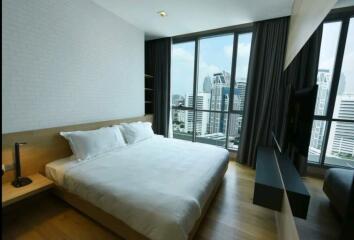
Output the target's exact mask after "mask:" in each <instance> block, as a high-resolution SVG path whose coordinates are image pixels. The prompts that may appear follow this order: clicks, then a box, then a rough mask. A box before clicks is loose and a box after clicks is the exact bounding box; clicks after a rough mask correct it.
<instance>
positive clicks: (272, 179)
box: [253, 147, 310, 219]
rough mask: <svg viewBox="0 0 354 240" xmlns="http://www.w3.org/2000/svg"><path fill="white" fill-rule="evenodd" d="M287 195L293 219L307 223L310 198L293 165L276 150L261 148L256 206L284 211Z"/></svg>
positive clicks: (255, 192)
mask: <svg viewBox="0 0 354 240" xmlns="http://www.w3.org/2000/svg"><path fill="white" fill-rule="evenodd" d="M283 183H284V184H283ZM284 191H286V194H287V197H288V199H289V204H290V207H291V211H292V214H293V216H295V217H300V218H304V219H306V216H307V211H308V206H309V203H310V194H309V192H308V191H307V189H306V186H305V185H304V183H303V182H302V179H301V177H300V175H299V174H298V172H297V170H296V168H295V166H294V164H293V163H292V162H291V161H290V159H289V158H288V157H287V156H284V155H281V154H279V153H278V152H276V151H275V150H274V148H266V147H259V148H258V151H257V165H256V180H255V187H254V196H253V203H254V204H257V205H260V206H263V207H267V208H270V209H273V210H277V211H281V208H282V201H283V197H284V196H283V195H284Z"/></svg>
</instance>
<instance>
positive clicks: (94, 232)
mask: <svg viewBox="0 0 354 240" xmlns="http://www.w3.org/2000/svg"><path fill="white" fill-rule="evenodd" d="M254 175H255V172H254V170H252V169H250V168H248V167H245V166H242V165H239V164H237V163H235V162H230V164H229V169H228V171H227V173H226V176H225V179H224V182H223V184H222V186H221V188H220V190H219V192H218V194H217V196H216V198H215V199H214V201H213V203H212V205H211V207H210V209H209V211H208V213H207V215H206V217H205V219H204V221H203V222H202V223H201V226H200V228H199V231H198V233H197V235H196V239H202V240H208V239H213V240H214V239H215V240H224V239H225V240H226V239H227V240H230V239H242V240H247V239H267V240H272V239H276V226H275V218H274V213H273V211H271V210H268V209H265V208H262V207H258V206H256V205H253V204H252V196H253V184H254ZM306 184H308V187H309V190H310V192H311V195H314V196H315V199H316V201H311V206H310V213H309V219H308V221H307V222H302V221H303V220H299V219H297V220H296V223H297V226H298V228H299V230H300V236H301V237H302V238H301V239H332V237H334V236H336V234H337V232H336V229H337V227H338V225H335V224H334V222H333V219H332V218H331V217H332V215H331V212H330V211H329V209H328V200H327V199H326V198H325V197H324V195H323V192H321V188H322V185H321V184H322V182H321V181H319V180H315V179H311V178H308V179H306ZM323 212H324V213H325V214H324V216H325V218H323V217H319V216H322V215H321V214H322V213H323ZM318 214H320V215H318ZM2 220H3V221H2V227H3V228H2V229H3V232H2V237H3V239H48V240H50V239H80V240H81V239H83V240H86V239H87V240H91V239H100V240H105V239H119V238H118V237H117V236H115V235H114V234H113V233H111V232H110V231H109V230H107V229H105V228H103V227H101V226H100V225H99V224H97V223H96V222H94V221H92V220H91V219H89V218H88V217H86V216H84V215H82V214H81V213H79V212H78V211H76V210H75V209H73V208H72V207H70V206H69V205H68V204H66V203H65V202H63V201H62V200H60V199H58V198H57V197H55V196H54V195H52V194H50V193H46V194H42V195H38V196H35V197H33V198H32V199H28V200H25V201H22V202H20V203H18V204H16V205H12V206H9V207H7V208H5V209H3V215H2ZM304 223H305V224H304ZM308 223H310V224H308ZM320 224H321V227H320V226H319V225H320ZM328 225H332V228H331V227H329V228H327V227H326V226H328ZM326 229H327V230H326ZM308 234H312V235H308ZM307 236H312V238H307ZM328 236H329V238H327V237H328Z"/></svg>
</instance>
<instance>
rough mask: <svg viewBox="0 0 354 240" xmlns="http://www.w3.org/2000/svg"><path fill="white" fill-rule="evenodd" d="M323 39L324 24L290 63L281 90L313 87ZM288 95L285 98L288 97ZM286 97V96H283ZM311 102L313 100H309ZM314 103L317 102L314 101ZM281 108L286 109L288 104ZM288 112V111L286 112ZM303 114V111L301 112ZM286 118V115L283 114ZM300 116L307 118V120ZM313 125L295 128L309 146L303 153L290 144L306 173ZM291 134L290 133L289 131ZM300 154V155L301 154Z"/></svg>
mask: <svg viewBox="0 0 354 240" xmlns="http://www.w3.org/2000/svg"><path fill="white" fill-rule="evenodd" d="M321 39H322V25H321V26H320V27H319V28H318V29H317V30H316V31H315V32H314V33H313V34H312V36H311V38H310V39H309V40H308V41H307V43H306V44H305V45H304V47H303V48H302V49H301V51H300V52H299V53H298V55H297V56H296V57H295V58H294V60H293V61H292V62H291V63H290V65H289V66H288V68H287V69H286V70H285V72H284V81H283V82H284V84H285V85H286V86H283V87H282V88H281V89H280V92H286V91H284V89H285V88H287V90H288V91H289V89H290V88H291V89H293V90H295V91H298V90H302V89H306V88H312V87H313V86H314V85H315V84H316V82H317V71H318V61H319V55H320V49H321ZM287 94H288V96H289V93H287ZM288 96H286V97H285V98H287V97H288ZM283 99H284V98H283ZM280 102H282V103H286V102H287V101H280ZM308 104H311V102H308ZM312 104H315V102H314V103H312ZM280 107H281V109H286V106H284V107H282V106H280ZM285 114H286V113H285ZM300 114H301V113H300ZM301 115H302V116H299V115H297V116H295V119H294V121H300V122H301V121H305V122H309V121H311V119H312V116H305V115H303V114H301ZM283 118H285V115H283ZM300 118H305V119H306V120H304V119H302V120H300ZM311 129H312V127H311V125H309V124H305V126H304V125H301V129H293V131H295V132H297V133H299V134H301V136H302V139H303V141H302V143H303V145H304V146H306V147H307V148H304V149H302V150H301V151H303V152H302V153H297V150H296V148H294V147H293V146H291V145H290V146H289V148H288V151H289V152H290V157H291V158H292V160H293V161H294V164H295V165H296V166H297V169H298V170H299V173H300V174H301V175H304V174H305V173H306V169H307V159H308V155H307V153H308V147H309V145H310V138H311ZM288 134H290V133H288ZM299 154H300V155H299Z"/></svg>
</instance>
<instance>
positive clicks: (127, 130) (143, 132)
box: [119, 122, 154, 144]
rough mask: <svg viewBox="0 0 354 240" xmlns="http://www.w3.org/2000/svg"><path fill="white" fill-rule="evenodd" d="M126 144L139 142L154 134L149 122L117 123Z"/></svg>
mask: <svg viewBox="0 0 354 240" xmlns="http://www.w3.org/2000/svg"><path fill="white" fill-rule="evenodd" d="M119 129H120V130H121V131H122V133H123V135H124V138H125V140H126V141H127V143H128V144H133V143H137V142H140V141H142V140H144V139H148V138H151V137H153V136H154V131H153V130H152V128H151V123H150V122H133V123H122V124H121V125H119Z"/></svg>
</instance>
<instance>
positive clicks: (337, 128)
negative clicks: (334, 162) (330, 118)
mask: <svg viewBox="0 0 354 240" xmlns="http://www.w3.org/2000/svg"><path fill="white" fill-rule="evenodd" d="M336 101H337V102H336V107H335V109H334V116H336V117H337V118H339V119H349V120H354V94H351V95H341V96H337V100H336ZM332 124H334V126H333V127H334V128H333V131H332V132H331V134H330V136H329V140H328V152H329V153H330V154H332V155H336V156H339V157H343V158H346V159H354V125H353V123H350V122H342V121H337V122H332Z"/></svg>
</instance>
